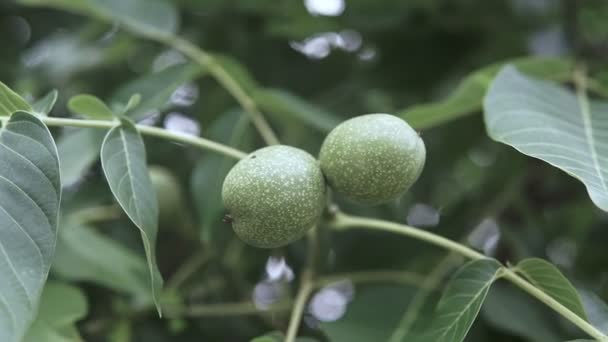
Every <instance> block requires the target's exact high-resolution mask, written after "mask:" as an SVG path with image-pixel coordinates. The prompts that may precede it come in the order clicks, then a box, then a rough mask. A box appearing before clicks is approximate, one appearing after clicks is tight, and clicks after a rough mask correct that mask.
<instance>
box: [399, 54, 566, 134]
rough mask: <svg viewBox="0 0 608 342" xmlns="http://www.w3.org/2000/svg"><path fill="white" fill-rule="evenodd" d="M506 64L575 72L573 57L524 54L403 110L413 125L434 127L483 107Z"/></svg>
mask: <svg viewBox="0 0 608 342" xmlns="http://www.w3.org/2000/svg"><path fill="white" fill-rule="evenodd" d="M506 64H513V65H516V66H517V67H518V68H521V70H522V71H523V72H525V73H526V74H529V75H532V76H537V77H541V78H547V79H553V80H559V81H563V80H566V79H568V77H569V76H570V75H571V71H572V66H573V63H572V61H571V60H567V59H558V58H539V57H524V58H518V59H514V60H511V61H506V62H501V63H496V64H493V65H490V66H487V67H485V68H482V69H480V70H477V71H475V72H473V73H472V74H470V75H469V76H467V77H466V78H465V79H464V80H463V81H462V82H461V83H460V85H458V87H457V88H456V89H455V90H454V91H453V92H452V94H451V95H450V96H449V97H448V98H447V99H445V100H443V101H439V102H433V103H429V104H422V105H416V106H413V107H411V108H408V109H406V110H404V111H402V112H400V113H398V115H399V116H401V117H402V118H403V119H405V120H406V121H407V122H408V123H409V124H410V125H412V127H414V128H417V129H424V128H431V127H434V126H438V125H441V124H444V123H446V122H449V121H451V120H454V119H458V118H460V117H463V116H465V115H469V114H472V113H475V112H478V111H480V110H481V107H482V101H483V97H484V95H485V93H486V90H487V89H488V86H489V84H490V83H491V81H492V79H493V78H494V76H495V75H496V74H497V73H498V71H499V70H500V68H501V67H502V66H504V65H506Z"/></svg>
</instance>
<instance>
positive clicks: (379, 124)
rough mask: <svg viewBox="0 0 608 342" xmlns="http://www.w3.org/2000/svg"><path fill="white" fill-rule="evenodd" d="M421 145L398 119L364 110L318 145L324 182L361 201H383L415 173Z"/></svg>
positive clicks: (411, 181)
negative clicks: (364, 113)
mask: <svg viewBox="0 0 608 342" xmlns="http://www.w3.org/2000/svg"><path fill="white" fill-rule="evenodd" d="M425 158H426V150H425V147H424V142H423V141H422V139H421V138H420V136H419V135H418V134H417V133H416V131H414V129H412V127H410V125H408V124H407V122H405V121H403V120H402V119H400V118H398V117H396V116H392V115H388V114H368V115H363V116H359V117H356V118H353V119H350V120H347V121H344V122H343V123H341V124H340V125H338V126H337V127H336V128H334V129H333V130H332V131H331V132H330V133H329V135H328V136H327V138H325V141H324V142H323V146H321V152H320V156H319V160H320V164H321V170H323V174H324V175H325V177H326V180H327V183H328V185H329V186H330V187H331V188H333V189H334V190H336V191H337V192H339V193H341V194H343V195H344V196H345V197H347V198H349V199H351V200H353V201H355V202H359V203H362V204H369V205H376V204H381V203H386V202H389V201H391V200H394V199H396V198H398V197H399V196H401V195H402V194H403V193H404V192H405V191H407V190H408V189H409V188H410V187H411V186H412V184H414V182H415V181H416V180H417V179H418V176H419V175H420V173H421V172H422V168H423V167H424V160H425Z"/></svg>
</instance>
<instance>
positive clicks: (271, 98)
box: [253, 89, 342, 132]
mask: <svg viewBox="0 0 608 342" xmlns="http://www.w3.org/2000/svg"><path fill="white" fill-rule="evenodd" d="M253 99H254V101H255V102H256V103H257V104H258V105H259V106H260V108H261V109H262V110H263V111H266V112H268V113H272V114H274V115H276V116H277V117H278V118H279V119H281V118H282V119H285V118H286V117H287V118H289V117H291V118H294V119H297V120H299V121H301V122H303V123H305V124H307V125H309V126H311V127H313V128H316V129H318V130H319V131H321V132H329V131H331V130H332V129H333V128H334V127H336V126H337V125H338V124H339V123H340V122H341V121H342V119H341V118H339V117H337V116H335V115H334V114H332V113H329V112H327V111H325V110H323V109H321V108H319V107H317V106H315V105H313V104H311V103H309V102H306V101H304V100H303V99H301V98H299V97H297V96H295V95H293V94H290V93H288V92H286V91H284V90H281V89H260V90H257V91H255V92H254V93H253Z"/></svg>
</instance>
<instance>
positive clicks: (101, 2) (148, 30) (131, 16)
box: [18, 0, 179, 38]
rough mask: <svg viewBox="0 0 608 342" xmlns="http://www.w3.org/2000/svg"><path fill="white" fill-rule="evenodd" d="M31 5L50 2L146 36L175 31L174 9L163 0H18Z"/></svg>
mask: <svg viewBox="0 0 608 342" xmlns="http://www.w3.org/2000/svg"><path fill="white" fill-rule="evenodd" d="M18 2H19V3H21V4H24V5H31V6H50V7H55V8H59V9H64V10H68V11H72V12H76V13H80V14H84V15H88V16H92V17H96V18H99V19H102V20H106V21H116V22H118V23H119V24H121V25H123V26H124V27H126V28H127V29H129V30H131V31H134V32H137V33H139V34H142V35H145V36H150V37H157V38H162V37H167V36H169V35H172V34H174V33H175V32H176V31H177V26H178V22H179V18H178V13H177V9H176V8H175V6H174V5H173V4H172V3H171V2H169V1H165V0H129V1H124V0H18Z"/></svg>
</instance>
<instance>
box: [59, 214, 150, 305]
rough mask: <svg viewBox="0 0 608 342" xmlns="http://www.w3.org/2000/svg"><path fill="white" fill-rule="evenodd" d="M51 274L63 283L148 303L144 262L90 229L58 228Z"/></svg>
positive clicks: (78, 227) (65, 226)
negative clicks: (103, 289)
mask: <svg viewBox="0 0 608 342" xmlns="http://www.w3.org/2000/svg"><path fill="white" fill-rule="evenodd" d="M101 255H103V256H104V257H100V256H101ZM51 272H52V274H55V275H57V276H59V277H61V278H63V279H65V280H69V281H84V282H89V283H93V284H98V285H103V286H106V287H108V288H111V289H113V290H116V291H120V292H125V293H128V294H129V295H131V296H132V297H133V298H134V299H136V301H138V302H140V303H148V302H150V300H149V298H150V296H149V291H150V285H149V281H148V278H149V276H148V274H147V273H148V269H147V265H146V261H145V260H144V259H143V258H142V257H141V256H139V255H137V254H135V253H134V252H133V251H131V250H129V249H127V248H125V247H124V246H122V245H120V243H118V242H117V241H115V240H113V239H111V238H109V237H107V236H104V235H103V234H101V233H99V232H97V231H96V230H95V228H94V227H91V226H87V225H82V224H77V223H72V224H70V223H68V224H64V225H63V226H62V227H61V230H60V232H59V237H58V240H57V252H56V254H55V258H54V260H53V266H52V268H51ZM140 305H141V304H140Z"/></svg>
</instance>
